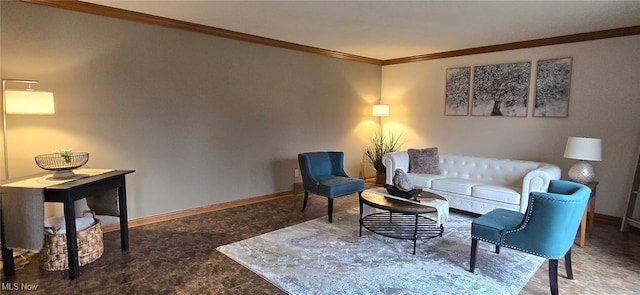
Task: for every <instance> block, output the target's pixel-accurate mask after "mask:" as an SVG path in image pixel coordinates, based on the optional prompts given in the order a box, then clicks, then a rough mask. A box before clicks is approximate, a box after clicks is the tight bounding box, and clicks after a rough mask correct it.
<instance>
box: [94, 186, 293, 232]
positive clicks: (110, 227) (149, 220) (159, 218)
mask: <svg viewBox="0 0 640 295" xmlns="http://www.w3.org/2000/svg"><path fill="white" fill-rule="evenodd" d="M291 195H294V192H293V191H285V192H279V193H275V194H269V195H263V196H258V197H252V198H247V199H242V200H235V201H230V202H225V203H220V204H213V205H207V206H202V207H197V208H190V209H185V210H181V211H175V212H169V213H164V214H159V215H153V216H148V217H141V218H136V219H131V220H129V228H134V227H138V226H143V225H148V224H154V223H158V222H163V221H167V220H172V219H177V218H182V217H187V216H192V215H197V214H202V213H207V212H212V211H218V210H223V209H228V208H233V207H239V206H244V205H250V204H255V203H260V202H265V201H269V200H275V199H279V198H284V197H288V196H291ZM101 228H102V232H112V231H118V230H120V224H119V223H115V224H107V225H103V226H102V227H101Z"/></svg>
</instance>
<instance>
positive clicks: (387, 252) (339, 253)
mask: <svg viewBox="0 0 640 295" xmlns="http://www.w3.org/2000/svg"><path fill="white" fill-rule="evenodd" d="M358 218H359V212H358V210H357V209H352V210H348V211H346V212H341V213H338V214H334V217H333V223H328V222H327V218H326V217H322V218H318V219H314V220H310V221H307V222H304V223H301V224H297V225H293V226H290V227H287V228H283V229H280V230H277V231H273V232H270V233H266V234H263V235H260V236H257V237H253V238H249V239H246V240H242V241H239V242H236V243H232V244H228V245H224V246H220V247H218V248H217V250H218V251H220V252H222V253H224V254H225V255H227V256H229V257H230V258H232V259H233V260H235V261H237V262H238V263H240V264H241V265H243V266H245V267H247V268H249V269H250V270H252V271H253V272H255V273H257V274H258V275H260V276H262V277H263V278H265V279H266V280H267V281H269V282H271V283H272V284H274V285H275V286H277V287H278V288H280V289H282V290H283V291H285V292H287V293H289V294H517V293H518V292H519V291H520V290H521V289H522V287H524V285H525V284H526V283H527V281H528V280H529V279H530V278H531V276H533V274H534V273H535V272H536V270H537V269H538V268H539V267H540V265H541V264H542V263H543V262H544V259H543V258H540V257H537V256H533V255H529V254H525V253H522V252H519V251H515V250H511V249H500V254H496V253H495V252H494V247H493V245H490V244H488V243H484V242H480V243H479V247H478V258H477V259H478V260H477V265H476V270H475V273H474V274H473V273H470V272H469V271H468V269H469V255H470V248H471V233H470V230H471V221H472V220H473V218H472V217H468V216H465V215H461V214H455V213H452V214H451V215H450V217H449V221H448V222H446V223H445V231H444V235H443V237H436V238H433V239H424V240H418V243H417V250H416V255H413V254H412V250H413V242H412V241H409V240H398V239H392V238H387V237H383V236H380V235H377V234H374V233H372V232H370V231H368V230H366V229H364V228H363V232H362V237H359V236H358V234H359V224H358Z"/></svg>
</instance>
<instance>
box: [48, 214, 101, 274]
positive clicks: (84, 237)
mask: <svg viewBox="0 0 640 295" xmlns="http://www.w3.org/2000/svg"><path fill="white" fill-rule="evenodd" d="M87 212H90V213H91V214H92V215H93V219H94V220H95V224H94V225H92V226H90V227H88V228H87V229H84V230H81V231H78V233H77V241H78V264H79V265H80V266H83V265H86V264H89V263H91V262H94V261H96V260H97V259H98V258H100V257H102V253H104V244H103V242H102V229H101V228H100V220H99V219H97V218H96V215H95V213H94V212H92V211H85V212H84V213H87ZM52 230H53V232H54V233H53V234H50V233H45V235H44V245H43V246H42V250H41V251H40V268H41V269H44V270H48V271H55V270H65V269H69V260H68V258H67V235H66V234H58V233H57V230H56V229H53V228H52Z"/></svg>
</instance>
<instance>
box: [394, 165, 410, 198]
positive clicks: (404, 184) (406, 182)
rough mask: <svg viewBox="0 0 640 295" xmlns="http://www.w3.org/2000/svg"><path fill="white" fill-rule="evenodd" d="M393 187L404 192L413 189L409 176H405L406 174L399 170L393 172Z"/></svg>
mask: <svg viewBox="0 0 640 295" xmlns="http://www.w3.org/2000/svg"><path fill="white" fill-rule="evenodd" d="M393 185H394V186H395V187H396V188H397V189H399V190H401V191H405V192H408V191H410V190H412V189H413V183H411V180H410V179H409V176H407V173H404V171H403V170H402V169H400V168H398V169H396V171H394V175H393Z"/></svg>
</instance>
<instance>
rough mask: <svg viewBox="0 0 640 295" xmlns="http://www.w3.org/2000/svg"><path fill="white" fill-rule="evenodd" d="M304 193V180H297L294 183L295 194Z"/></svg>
mask: <svg viewBox="0 0 640 295" xmlns="http://www.w3.org/2000/svg"><path fill="white" fill-rule="evenodd" d="M302 193H304V187H303V186H302V182H296V183H294V184H293V194H294V195H299V194H302Z"/></svg>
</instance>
